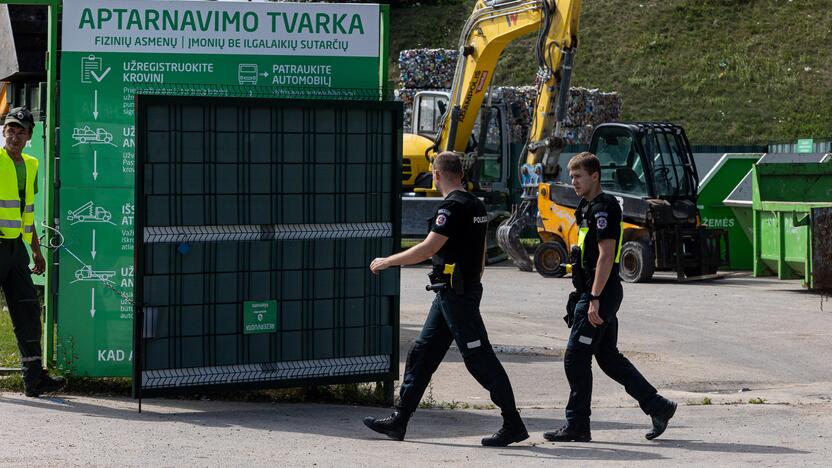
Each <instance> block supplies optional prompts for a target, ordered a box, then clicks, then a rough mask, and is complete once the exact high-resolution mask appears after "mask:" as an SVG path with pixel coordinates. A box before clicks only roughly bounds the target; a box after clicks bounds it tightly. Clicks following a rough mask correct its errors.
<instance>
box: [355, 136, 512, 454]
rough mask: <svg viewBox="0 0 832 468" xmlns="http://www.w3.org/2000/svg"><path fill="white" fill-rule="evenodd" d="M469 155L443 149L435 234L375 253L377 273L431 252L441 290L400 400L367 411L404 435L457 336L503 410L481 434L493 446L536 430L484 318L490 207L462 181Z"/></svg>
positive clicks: (375, 426) (378, 423)
mask: <svg viewBox="0 0 832 468" xmlns="http://www.w3.org/2000/svg"><path fill="white" fill-rule="evenodd" d="M462 177H463V171H462V162H461V160H460V158H459V156H457V155H456V154H455V153H452V152H444V153H440V154H439V155H438V156H437V157H436V159H435V160H434V162H433V180H434V184H435V185H436V188H437V189H438V190H439V191H440V192H442V195H443V196H444V197H445V200H444V201H443V202H442V204H441V205H440V206H439V209H438V210H437V212H436V215H435V216H434V217H433V218H432V219H431V228H430V233H429V234H428V237H427V238H426V239H425V240H424V241H423V242H421V243H420V244H418V245H416V246H414V247H412V248H410V249H408V250H406V251H404V252H401V253H398V254H395V255H392V256H390V257H385V258H376V259H375V260H373V262H372V263H371V264H370V269H371V270H372V271H373V273H378V272H379V271H380V270H384V269H386V268H389V267H392V266H398V265H412V264H415V263H420V262H423V261H425V260H427V259H428V258H432V261H433V272H432V273H431V274H430V282H431V285H430V286H429V287H428V288H429V289H431V290H433V291H435V292H436V297H435V298H434V301H433V305H432V306H431V308H430V311H429V312H428V316H427V319H426V320H425V325H424V327H423V328H422V333H421V334H420V335H419V338H418V339H417V340H416V342H415V343H414V345H413V347H412V348H411V349H410V352H409V353H408V355H407V363H406V364H405V370H404V377H403V378H402V384H401V387H400V390H399V402H398V404H397V405H396V410H395V411H394V412H393V414H392V415H391V416H389V417H386V418H371V417H368V418H365V419H364V424H366V425H367V427H369V428H370V429H372V430H374V431H376V432H379V433H382V434H385V435H387V436H388V437H390V438H393V439H396V440H403V439H404V436H405V432H406V430H407V423H408V420H409V419H410V416H411V415H412V414H413V412H414V411H416V408H417V407H418V406H419V401H420V400H421V399H422V395H423V394H424V392H425V389H426V388H427V386H428V383H429V382H430V379H431V376H432V375H433V373H434V372H435V371H436V369H437V368H438V367H439V364H440V363H441V362H442V359H443V358H444V357H445V353H446V352H447V351H448V348H449V347H450V345H451V343H452V342H456V345H457V347H458V348H459V351H460V353H462V357H463V359H464V361H465V367H466V368H467V369H468V371H469V372H470V373H471V375H473V376H474V378H475V379H477V382H479V383H480V385H482V386H483V387H485V389H487V390H488V391H489V392H490V395H491V400H492V401H493V402H494V403H495V404H496V405H497V406H498V407H499V408H500V409H501V410H502V415H503V426H502V427H501V428H500V430H499V431H497V433H495V434H494V435H492V436H489V437H485V438H484V439H482V444H483V445H486V446H500V447H503V446H506V445H508V444H511V443H514V442H520V441H522V440H525V439H527V438H528V437H529V435H528V433H527V432H526V427H525V426H524V424H523V421H522V420H521V418H520V413H519V412H518V411H517V407H516V404H515V401H514V393H513V391H512V389H511V383H510V382H509V380H508V375H507V374H506V371H505V370H504V369H503V366H502V365H501V364H500V361H499V360H498V359H497V356H496V355H495V354H494V350H493V349H492V348H491V344H490V343H489V341H488V334H487V333H486V331H485V325H484V324H483V321H482V317H481V316H480V309H479V305H480V299H481V298H482V283H481V282H480V279H481V277H482V273H483V267H484V265H485V233H486V229H487V226H488V216H487V214H486V210H485V206H484V205H483V203H482V202H481V201H480V200H479V199H478V198H477V197H475V196H474V195H472V194H470V193H468V192H466V191H465V189H464V188H463V184H462Z"/></svg>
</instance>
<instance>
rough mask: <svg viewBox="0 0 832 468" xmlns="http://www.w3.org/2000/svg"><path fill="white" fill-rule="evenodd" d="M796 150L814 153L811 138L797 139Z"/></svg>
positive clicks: (813, 144)
mask: <svg viewBox="0 0 832 468" xmlns="http://www.w3.org/2000/svg"><path fill="white" fill-rule="evenodd" d="M797 152H798V153H814V152H815V142H814V140H813V139H811V138H801V139H799V140H797Z"/></svg>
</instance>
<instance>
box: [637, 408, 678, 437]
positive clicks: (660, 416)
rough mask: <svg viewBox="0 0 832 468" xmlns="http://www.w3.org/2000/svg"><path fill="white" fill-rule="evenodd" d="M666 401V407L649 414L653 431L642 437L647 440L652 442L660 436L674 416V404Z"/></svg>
mask: <svg viewBox="0 0 832 468" xmlns="http://www.w3.org/2000/svg"><path fill="white" fill-rule="evenodd" d="M666 401H667V405H665V407H664V408H662V409H661V410H659V411H656V412H655V413H652V414H650V419H652V420H653V430H652V431H650V432H648V433H647V434H645V435H644V437H645V438H647V440H653V439H655V438H656V437H658V436H660V435H662V434H663V433H664V431H665V429H667V423H668V422H669V421H670V418H672V417H673V415H674V414H676V402H674V401H670V400H666Z"/></svg>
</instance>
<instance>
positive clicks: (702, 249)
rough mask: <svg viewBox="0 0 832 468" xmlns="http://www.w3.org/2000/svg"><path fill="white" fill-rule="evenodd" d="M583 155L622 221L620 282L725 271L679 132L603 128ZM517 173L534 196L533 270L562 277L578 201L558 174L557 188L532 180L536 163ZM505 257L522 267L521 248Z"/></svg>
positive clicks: (722, 247)
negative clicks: (589, 157) (596, 168)
mask: <svg viewBox="0 0 832 468" xmlns="http://www.w3.org/2000/svg"><path fill="white" fill-rule="evenodd" d="M589 150H590V152H592V153H594V154H595V155H597V156H598V158H599V159H600V161H601V187H602V188H603V189H604V191H605V192H606V193H609V194H611V195H613V196H615V197H616V199H617V200H618V202H619V204H620V205H621V209H622V213H623V216H624V222H625V225H624V234H623V245H622V248H621V260H620V265H619V267H620V269H619V271H620V276H621V278H622V279H623V280H624V281H627V282H631V283H638V282H643V281H648V280H650V278H652V276H653V273H654V271H657V270H659V271H662V270H663V271H675V272H676V275H677V278H678V279H680V280H682V279H692V278H702V277H707V276H709V275H713V274H715V273H716V271H717V269H718V268H719V267H720V266H723V265H726V264H727V262H728V258H727V254H726V252H727V231H725V230H716V229H708V228H706V227H705V226H702V225H701V223H700V219H699V210H698V209H697V206H696V196H697V187H698V186H699V179H698V176H697V172H696V165H695V162H694V159H693V153H692V151H691V148H690V143H689V142H688V139H687V136H686V135H685V131H684V129H683V128H682V127H680V126H678V125H674V124H671V123H651V122H632V123H607V124H602V125H599V126H598V127H597V128H596V129H595V131H594V132H593V133H592V137H591V140H590V149H589ZM564 163H565V161H564ZM561 166H565V164H561ZM522 172H523V173H524V174H528V175H527V176H525V180H524V181H523V185H524V187H526V188H527V189H529V190H528V191H527V192H528V194H529V195H534V194H536V197H535V198H536V203H535V204H536V205H537V210H536V211H537V216H536V226H537V231H538V234H539V236H540V239H541V241H542V242H541V244H540V246H539V247H538V248H537V250H536V252H535V254H534V266H535V268H536V270H537V271H538V273H540V274H541V275H543V276H547V277H559V276H563V275H564V274H565V273H566V271H565V269H564V267H563V266H562V264H564V263H566V261H567V252H568V251H569V249H570V247H571V246H572V245H575V244H576V243H577V232H578V228H577V226H576V225H575V208H576V207H577V206H578V202H579V201H580V199H579V198H578V197H577V195H575V192H574V190H573V188H572V186H571V185H569V184H568V183H567V182H566V181H565V180H566V174H563V172H564V171H563V170H562V169H560V168H559V170H558V172H559V173H560V174H558V175H559V176H560V177H558V180H556V181H543V180H540V178H539V177H536V176H535V175H536V174H542V173H543V168H542V167H541V166H540V165H539V164H537V165H535V164H531V165H530V164H524V165H523V169H522ZM529 201H531V200H529ZM509 222H510V220H509V221H507V223H506V225H509V224H508V223H509ZM501 246H502V244H501ZM506 250H507V251H508V252H510V255H511V256H512V259H514V257H513V255H512V254H514V255H517V254H520V255H521V259H520V260H521V262H523V261H525V262H528V256H527V255H525V251H524V250H523V249H522V247H518V246H513V247H509V248H508V249H506Z"/></svg>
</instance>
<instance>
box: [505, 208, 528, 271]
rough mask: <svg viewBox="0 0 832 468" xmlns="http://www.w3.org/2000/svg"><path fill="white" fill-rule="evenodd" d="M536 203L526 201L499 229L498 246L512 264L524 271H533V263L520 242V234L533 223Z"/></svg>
mask: <svg viewBox="0 0 832 468" xmlns="http://www.w3.org/2000/svg"><path fill="white" fill-rule="evenodd" d="M534 205H535V203H534V202H533V201H529V200H526V201H524V202H523V203H521V204H520V205H519V206H518V207H517V208H516V209H515V210H514V211H513V212H512V213H511V216H510V217H509V218H508V219H506V220H505V221H503V222H502V224H500V227H499V228H497V244H499V245H500V248H501V249H503V252H505V253H506V254H507V255H508V257H509V258H510V259H511V261H512V262H514V264H515V265H516V266H517V268H519V269H520V270H522V271H532V270H533V266H532V261H531V259H530V258H529V254H528V253H526V248H525V247H523V244H522V243H521V242H520V234H521V233H522V232H523V230H524V229H525V228H526V227H527V226H529V225H530V224H531V222H532V212H533V211H534Z"/></svg>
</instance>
